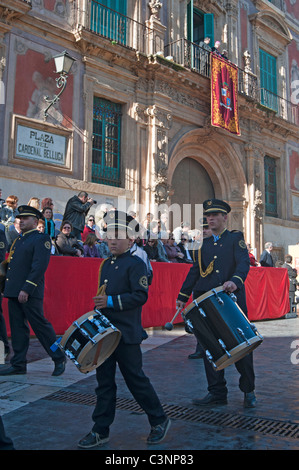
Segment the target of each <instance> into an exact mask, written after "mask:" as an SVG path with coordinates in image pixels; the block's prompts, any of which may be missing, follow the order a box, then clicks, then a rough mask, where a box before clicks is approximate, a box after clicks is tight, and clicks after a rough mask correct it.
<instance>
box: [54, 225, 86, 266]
mask: <svg viewBox="0 0 299 470" xmlns="http://www.w3.org/2000/svg"><path fill="white" fill-rule="evenodd" d="M60 230H61V232H60V233H59V234H58V235H57V237H56V246H57V249H58V252H59V253H60V254H61V255H63V256H78V257H83V247H82V246H81V245H80V243H78V240H77V238H76V237H74V236H73V235H71V231H72V230H73V226H72V224H71V223H70V222H69V221H68V220H64V221H63V222H62V224H61V227H60Z"/></svg>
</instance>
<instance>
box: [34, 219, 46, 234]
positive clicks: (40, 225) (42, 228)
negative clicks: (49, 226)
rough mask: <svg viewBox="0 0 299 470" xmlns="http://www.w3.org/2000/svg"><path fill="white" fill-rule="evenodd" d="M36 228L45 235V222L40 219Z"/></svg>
mask: <svg viewBox="0 0 299 470" xmlns="http://www.w3.org/2000/svg"><path fill="white" fill-rule="evenodd" d="M36 228H37V230H38V231H39V232H40V233H45V221H44V220H43V219H39V221H38V224H37V227H36Z"/></svg>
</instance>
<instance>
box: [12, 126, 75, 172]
mask: <svg viewBox="0 0 299 470" xmlns="http://www.w3.org/2000/svg"><path fill="white" fill-rule="evenodd" d="M66 151H67V137H66V136H63V135H59V134H54V133H51V132H45V131H44V130H40V129H34V128H31V127H27V126H23V125H21V124H19V123H18V125H17V132H16V157H17V158H25V159H29V160H33V161H35V162H39V163H47V164H50V165H61V166H65V164H66Z"/></svg>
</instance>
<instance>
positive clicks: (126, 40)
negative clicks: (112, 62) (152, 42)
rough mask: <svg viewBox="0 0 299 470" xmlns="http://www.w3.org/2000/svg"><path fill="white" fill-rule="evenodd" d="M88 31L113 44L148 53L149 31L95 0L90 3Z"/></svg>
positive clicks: (142, 25)
mask: <svg viewBox="0 0 299 470" xmlns="http://www.w3.org/2000/svg"><path fill="white" fill-rule="evenodd" d="M90 30H91V31H92V32H94V33H96V34H99V35H100V36H103V37H105V38H107V39H110V41H111V42H113V43H116V44H121V45H122V46H125V47H128V48H130V49H134V50H137V51H139V52H142V53H144V54H147V53H148V37H149V33H150V30H149V29H148V28H147V27H146V26H145V25H144V24H141V23H138V22H137V21H135V20H133V19H132V18H129V17H128V16H124V15H122V14H121V13H118V12H117V11H115V10H112V9H111V8H107V7H105V6H104V5H102V4H101V3H98V2H96V1H95V0H92V1H91V12H90Z"/></svg>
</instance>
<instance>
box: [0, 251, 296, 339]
mask: <svg viewBox="0 0 299 470" xmlns="http://www.w3.org/2000/svg"><path fill="white" fill-rule="evenodd" d="M100 263H101V260H99V259H94V258H71V257H62V256H57V257H56V256H53V257H52V258H51V260H50V264H49V267H48V269H47V272H46V276H45V281H46V282H45V298H44V311H45V316H46V318H48V320H49V321H50V322H51V323H52V325H53V327H54V329H55V332H56V333H57V334H58V335H62V334H64V332H65V330H67V328H68V327H69V326H70V325H71V324H72V322H73V321H74V320H77V319H78V318H79V317H81V316H82V315H84V314H85V313H86V312H88V311H90V310H93V300H92V298H93V297H94V296H95V294H96V291H97V284H98V272H99V266H100ZM152 266H153V271H154V277H153V282H152V285H151V286H150V288H149V298H148V301H147V303H146V304H145V305H144V307H143V310H142V322H143V326H144V328H147V327H155V326H163V325H165V323H167V322H170V321H171V320H172V318H173V316H174V315H175V313H176V305H175V301H176V297H177V295H178V292H179V290H180V288H181V286H182V283H183V282H184V280H185V277H186V276H187V274H188V272H189V269H190V265H188V264H177V263H173V264H172V263H158V262H156V263H153V265H152ZM245 287H246V293H247V306H248V316H249V319H250V320H265V319H271V318H279V317H282V316H284V315H285V314H286V313H287V312H288V311H289V294H288V293H289V279H288V275H287V270H286V269H284V268H250V272H249V274H248V277H247V279H246V283H245ZM2 306H3V313H4V317H5V319H6V325H7V330H8V334H10V327H9V321H8V312H7V299H3V301H2ZM179 322H182V317H181V315H178V317H177V318H176V320H175V321H174V323H179Z"/></svg>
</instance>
